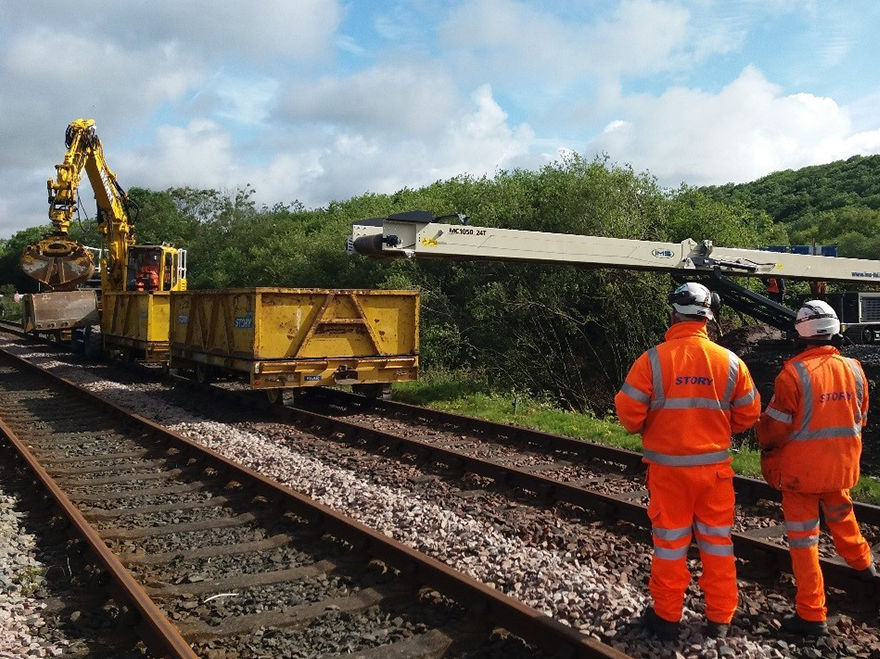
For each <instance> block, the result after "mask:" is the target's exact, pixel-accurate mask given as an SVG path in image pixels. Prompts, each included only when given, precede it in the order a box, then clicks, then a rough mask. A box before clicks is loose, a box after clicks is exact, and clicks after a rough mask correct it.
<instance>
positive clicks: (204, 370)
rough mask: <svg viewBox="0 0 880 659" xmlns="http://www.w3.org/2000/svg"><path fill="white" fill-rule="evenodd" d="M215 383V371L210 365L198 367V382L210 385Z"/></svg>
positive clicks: (198, 365) (199, 365)
mask: <svg viewBox="0 0 880 659" xmlns="http://www.w3.org/2000/svg"><path fill="white" fill-rule="evenodd" d="M213 381H214V373H213V369H212V368H211V367H210V366H208V364H197V365H196V382H198V383H199V384H204V385H208V384H211V382H213Z"/></svg>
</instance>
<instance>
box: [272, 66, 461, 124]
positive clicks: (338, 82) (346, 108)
mask: <svg viewBox="0 0 880 659" xmlns="http://www.w3.org/2000/svg"><path fill="white" fill-rule="evenodd" d="M458 102H459V94H458V90H457V89H456V86H455V84H454V82H453V80H452V79H451V78H450V76H449V75H448V74H446V73H444V72H442V71H440V70H438V69H437V68H436V67H435V66H433V65H430V64H429V65H424V66H420V65H417V64H415V63H407V62H395V63H389V64H381V65H379V66H376V67H374V68H371V69H367V70H365V71H361V72H358V73H355V74H353V75H351V76H347V77H333V78H331V77H327V78H324V79H322V80H319V81H318V82H316V83H313V84H308V83H304V82H302V83H298V84H294V85H291V86H290V87H289V88H288V89H287V92H286V94H284V97H283V98H282V100H280V101H279V109H278V115H279V117H280V118H281V119H283V120H285V121H289V122H291V123H292V124H297V123H299V122H303V121H306V122H311V123H316V124H321V125H336V126H339V127H341V128H342V129H355V130H369V131H390V132H393V133H395V134H397V135H398V136H400V137H401V138H404V139H405V138H407V137H410V136H412V135H424V134H426V133H431V132H435V131H436V130H438V128H439V127H442V126H443V125H445V123H446V122H447V121H448V119H449V117H450V116H451V115H452V114H453V113H454V112H455V109H456V107H457V105H458Z"/></svg>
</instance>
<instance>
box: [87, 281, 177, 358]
mask: <svg viewBox="0 0 880 659" xmlns="http://www.w3.org/2000/svg"><path fill="white" fill-rule="evenodd" d="M170 295H171V294H170V293H168V292H163V291H149V292H145V291H126V292H118V293H104V296H103V300H102V307H103V309H102V313H101V333H102V334H103V336H104V350H105V352H107V353H108V354H110V355H111V356H112V355H116V356H120V357H122V358H123V359H125V360H126V361H128V360H130V359H138V360H143V361H146V362H150V363H162V364H164V363H166V362H167V361H168V332H169V329H168V328H169V322H170V321H169V319H170V308H171V298H170Z"/></svg>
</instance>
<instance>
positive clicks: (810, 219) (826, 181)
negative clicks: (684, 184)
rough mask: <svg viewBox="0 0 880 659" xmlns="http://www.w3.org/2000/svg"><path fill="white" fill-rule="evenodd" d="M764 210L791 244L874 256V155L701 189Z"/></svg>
mask: <svg viewBox="0 0 880 659" xmlns="http://www.w3.org/2000/svg"><path fill="white" fill-rule="evenodd" d="M701 190H702V191H703V192H705V193H706V194H707V195H709V196H710V197H712V198H713V199H717V200H719V201H724V202H728V201H736V202H740V203H743V204H745V205H746V206H747V207H749V208H751V209H753V210H763V211H765V212H767V213H768V214H769V215H770V217H772V218H773V219H774V220H775V221H777V222H779V223H781V224H782V225H784V226H785V228H786V231H787V232H788V234H789V237H790V239H791V244H795V245H796V244H804V245H807V244H810V243H811V242H812V241H814V240H815V241H816V243H817V244H837V245H838V246H839V254H840V255H841V256H853V257H858V258H867V259H878V258H880V155H878V156H854V157H852V158H849V159H848V160H839V161H837V162H833V163H830V164H828V165H817V166H815V167H804V168H803V169H798V170H795V171H792V170H786V171H784V172H775V173H773V174H770V175H769V176H765V177H764V178H761V179H758V180H757V181H753V182H751V183H741V184H738V185H733V184H728V185H722V186H711V187H707V188H702V189H701Z"/></svg>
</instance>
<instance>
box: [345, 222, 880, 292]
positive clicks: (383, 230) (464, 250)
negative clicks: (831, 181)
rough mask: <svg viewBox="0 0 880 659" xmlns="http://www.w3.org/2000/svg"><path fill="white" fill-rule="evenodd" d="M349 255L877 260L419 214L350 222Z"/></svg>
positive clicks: (868, 272) (770, 263) (759, 273)
mask: <svg viewBox="0 0 880 659" xmlns="http://www.w3.org/2000/svg"><path fill="white" fill-rule="evenodd" d="M350 251H353V252H357V253H360V254H367V255H372V256H385V257H415V258H447V259H474V260H503V261H525V262H530V263H568V264H573V265H582V266H593V267H601V268H618V269H626V270H649V271H653V272H668V273H671V274H676V273H678V274H686V273H687V271H698V272H703V273H707V274H708V273H720V274H724V275H738V276H746V277H767V276H773V275H775V276H779V277H785V278H790V279H801V280H812V281H817V280H826V281H855V282H862V283H864V282H877V281H878V280H880V261H871V260H866V259H850V258H839V257H827V256H809V255H804V254H786V253H778V252H769V251H764V250H758V249H739V248H733V247H717V246H714V245H712V243H711V242H710V241H706V240H704V241H703V242H702V243H697V242H695V241H693V240H684V241H682V242H681V243H666V242H653V241H647V240H629V239H623V238H605V237H600V236H583V235H574V234H562V233H545V232H541V231H522V230H518V229H497V228H493V227H477V226H470V225H467V224H444V223H440V222H435V221H433V216H432V215H431V214H430V213H426V212H424V211H413V212H410V213H401V214H399V215H392V216H390V217H387V218H378V219H372V220H365V221H362V222H355V223H354V224H353V225H352V235H351V246H350Z"/></svg>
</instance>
